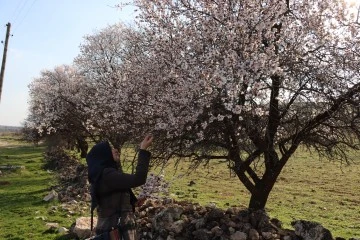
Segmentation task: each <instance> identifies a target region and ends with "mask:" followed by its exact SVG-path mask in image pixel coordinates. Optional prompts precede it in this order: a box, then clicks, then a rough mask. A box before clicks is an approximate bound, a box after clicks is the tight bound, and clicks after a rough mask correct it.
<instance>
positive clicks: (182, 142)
mask: <svg viewBox="0 0 360 240" xmlns="http://www.w3.org/2000/svg"><path fill="white" fill-rule="evenodd" d="M133 2H134V4H135V5H136V6H137V8H138V16H137V23H138V25H137V26H138V29H140V30H141V32H142V33H143V34H144V36H146V38H147V40H146V41H145V42H146V44H145V45H146V46H145V48H146V51H144V53H143V54H140V53H139V54H138V55H136V56H135V55H134V56H133V58H131V57H129V58H128V60H129V62H125V63H124V66H123V67H124V71H128V72H133V73H134V74H133V75H132V77H133V79H134V81H139V82H145V83H147V82H148V87H149V89H148V91H149V92H148V94H149V96H150V97H148V98H147V103H148V106H149V107H150V106H151V113H152V114H153V116H156V119H157V120H156V121H155V122H153V123H152V124H153V125H154V127H155V129H156V130H157V132H159V133H165V134H166V137H164V138H161V137H159V138H158V141H161V143H162V144H155V145H154V147H156V148H157V149H154V152H155V153H156V151H157V153H158V154H162V155H164V153H166V154H167V155H166V156H167V157H175V156H178V157H180V158H182V157H190V158H191V159H192V161H193V163H194V166H195V167H196V166H198V165H199V164H200V163H201V162H204V161H210V160H212V159H226V160H227V161H228V163H229V166H230V168H231V169H232V170H233V171H234V172H235V173H236V175H237V176H238V178H239V179H240V181H241V182H242V183H243V184H244V185H245V187H246V188H247V189H248V190H249V191H250V193H251V199H250V203H249V207H250V208H253V209H262V208H264V207H265V205H266V202H267V199H268V196H269V194H270V192H271V190H272V188H273V186H274V184H275V182H276V180H277V178H278V176H279V175H280V173H281V171H282V169H283V167H284V166H285V164H286V163H287V162H288V160H289V159H290V157H291V156H292V154H293V153H294V152H295V151H296V150H298V148H299V146H300V145H301V144H303V145H305V146H307V147H309V148H311V149H315V150H316V152H317V153H318V154H319V155H322V156H326V157H330V158H332V159H337V160H342V161H349V160H350V159H349V155H348V151H349V150H350V149H355V150H357V151H358V150H359V138H360V111H359V110H360V109H359V106H360V80H359V77H360V72H359V70H360V61H359V57H360V56H359V53H360V49H359V47H360V41H359V37H360V35H359V29H360V24H359V19H358V18H357V16H358V15H357V14H358V13H357V12H356V11H355V10H356V9H355V8H351V7H350V6H347V5H346V4H345V3H342V2H341V1H339V0H330V1H315V0H287V1H285V0H284V1H270V0H263V1H253V0H242V1H232V0H231V1H230V0H216V1H208V0H197V1H193V0H166V1H165V0H153V1H147V0H135V1H133ZM159 136H162V135H159ZM256 163H260V164H256ZM256 166H264V168H263V169H262V168H256Z"/></svg>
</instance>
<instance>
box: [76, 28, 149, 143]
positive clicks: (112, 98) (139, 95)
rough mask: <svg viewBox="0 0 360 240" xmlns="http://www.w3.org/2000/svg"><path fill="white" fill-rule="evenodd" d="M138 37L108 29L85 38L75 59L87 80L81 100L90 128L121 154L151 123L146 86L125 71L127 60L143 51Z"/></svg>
mask: <svg viewBox="0 0 360 240" xmlns="http://www.w3.org/2000/svg"><path fill="white" fill-rule="evenodd" d="M137 37H140V35H139V34H138V33H137V32H136V31H134V30H132V29H131V28H129V27H125V26H123V25H121V24H115V25H111V26H108V27H106V28H104V29H102V30H100V31H99V32H96V33H95V34H92V35H88V36H86V37H85V38H84V40H85V41H84V42H83V43H82V44H81V45H80V54H79V56H77V58H76V59H75V64H76V67H77V68H78V69H79V71H80V72H81V74H82V75H83V77H84V79H86V81H85V82H84V89H85V90H84V91H82V94H83V95H82V99H83V101H84V108H83V109H84V110H85V111H86V113H87V114H89V115H90V117H89V119H88V121H87V125H88V126H90V127H91V128H92V132H96V133H97V135H98V136H99V138H102V139H108V140H109V141H110V142H111V143H112V144H113V145H114V146H115V147H117V148H119V150H121V147H122V146H123V145H124V144H125V143H131V142H136V141H138V139H137V138H136V137H139V138H141V137H142V136H143V135H144V134H145V133H146V129H144V128H143V127H144V126H147V125H148V124H146V121H148V119H149V117H148V116H149V111H148V108H147V104H146V97H145V96H146V95H147V94H146V91H147V89H146V87H144V86H145V85H144V83H142V82H141V79H139V81H133V80H134V79H133V77H131V76H130V75H129V72H127V71H124V65H125V63H126V61H127V56H133V55H137V54H138V52H139V51H141V44H140V43H138V40H137ZM134 41H135V42H134Z"/></svg>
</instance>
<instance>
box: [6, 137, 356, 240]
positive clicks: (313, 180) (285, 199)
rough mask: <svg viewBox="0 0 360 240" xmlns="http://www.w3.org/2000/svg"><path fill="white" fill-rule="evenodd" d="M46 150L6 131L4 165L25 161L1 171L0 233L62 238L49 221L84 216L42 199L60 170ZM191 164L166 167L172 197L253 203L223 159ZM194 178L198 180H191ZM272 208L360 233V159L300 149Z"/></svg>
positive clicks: (16, 238)
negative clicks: (47, 166) (46, 164)
mask: <svg viewBox="0 0 360 240" xmlns="http://www.w3.org/2000/svg"><path fill="white" fill-rule="evenodd" d="M5 143H6V144H5ZM44 150H45V147H44V146H39V147H34V146H32V145H31V144H26V143H23V142H20V141H19V140H17V139H16V137H14V136H8V135H0V165H6V164H11V165H23V166H25V169H18V170H14V171H6V172H5V171H4V170H3V171H2V172H3V175H2V176H0V183H1V184H0V219H1V220H0V229H1V231H0V239H11V240H20V239H62V237H61V235H60V234H57V233H54V232H52V231H49V230H48V228H47V227H46V225H45V224H46V223H47V222H57V223H59V225H60V226H64V227H66V228H70V226H71V224H73V223H74V222H75V219H76V218H77V217H78V216H79V214H77V215H72V216H68V215H67V214H66V213H65V212H62V211H61V210H58V211H52V210H51V209H52V208H53V206H58V205H60V203H58V202H50V203H47V202H44V201H42V199H43V197H44V196H45V195H46V194H47V193H48V192H49V191H50V189H51V187H52V186H54V185H55V184H56V181H55V178H54V174H53V173H50V172H47V171H46V170H43V169H42V168H41V166H42V164H43V162H42V160H43V155H42V153H43V152H44ZM355 156H356V157H357V156H359V153H355ZM129 158H130V159H132V157H129ZM357 160H359V159H357ZM187 164H188V163H187V162H185V161H184V162H183V163H182V164H181V166H179V168H178V170H177V171H174V169H173V166H172V165H171V164H170V165H169V166H168V167H166V168H165V178H166V180H167V181H169V182H170V183H171V185H170V195H171V197H174V198H176V199H179V200H188V201H192V202H197V203H200V204H202V205H207V204H209V203H210V202H212V203H215V204H216V205H217V206H218V207H221V208H224V209H226V208H228V207H229V206H238V207H241V208H246V207H247V205H248V202H249V198H250V195H249V193H248V191H247V190H246V189H245V187H244V186H243V185H242V184H241V183H240V181H239V180H238V179H237V177H234V176H230V173H229V170H228V169H227V168H226V166H225V165H224V164H223V163H218V164H211V165H209V166H207V167H200V168H199V169H197V170H196V171H195V172H193V173H191V174H189V175H184V172H185V170H186V167H187ZM159 171H160V170H159V169H152V170H151V172H154V173H159ZM190 181H193V182H194V183H195V184H192V185H191V184H190ZM267 211H268V213H269V215H270V216H271V217H274V218H278V219H279V220H280V221H282V222H283V225H284V227H286V228H289V229H292V227H291V225H290V223H291V221H293V220H298V219H303V220H310V221H316V222H319V223H321V224H322V225H323V226H324V227H326V228H328V229H329V230H330V231H331V233H332V234H333V236H334V237H335V236H339V237H343V238H347V239H349V238H351V237H357V238H359V237H360V218H359V216H360V166H359V163H358V164H352V165H350V166H341V165H339V164H335V163H331V162H328V161H324V160H323V161H320V160H319V159H317V158H314V157H311V156H310V155H309V154H308V153H307V152H298V153H296V154H295V155H294V156H293V158H292V159H291V160H290V162H289V163H288V164H287V166H285V168H284V170H283V172H282V174H281V175H280V177H279V180H278V182H277V184H276V185H275V187H274V189H273V191H272V193H271V195H270V197H269V200H268V204H267ZM43 219H45V220H43Z"/></svg>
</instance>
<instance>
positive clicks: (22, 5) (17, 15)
mask: <svg viewBox="0 0 360 240" xmlns="http://www.w3.org/2000/svg"><path fill="white" fill-rule="evenodd" d="M22 3H23V4H21V6H20V8H19V11H18V12H17V14H16V16H15V18H14V20H13V24H14V23H15V22H16V20H17V19H18V17H19V16H20V14H21V12H22V10H23V9H24V7H25V5H26V3H27V0H25V1H22Z"/></svg>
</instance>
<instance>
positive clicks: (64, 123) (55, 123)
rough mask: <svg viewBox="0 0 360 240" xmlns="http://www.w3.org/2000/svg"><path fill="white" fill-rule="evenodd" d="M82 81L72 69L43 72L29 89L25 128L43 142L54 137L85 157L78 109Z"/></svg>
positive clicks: (84, 131)
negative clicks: (70, 145)
mask: <svg viewBox="0 0 360 240" xmlns="http://www.w3.org/2000/svg"><path fill="white" fill-rule="evenodd" d="M82 80H83V78H82V77H81V76H80V75H79V73H78V72H77V71H76V69H75V68H74V67H72V66H68V65H62V66H58V67H55V68H54V70H44V71H42V72H41V73H40V76H39V77H38V78H35V79H34V80H33V81H32V83H31V84H30V85H29V93H30V108H29V112H30V114H29V116H28V117H27V121H26V123H25V126H26V127H27V128H28V129H36V130H37V132H38V133H39V134H40V135H41V136H42V137H43V138H44V137H48V136H54V135H56V136H58V137H60V138H61V139H62V140H65V141H67V142H68V143H71V144H74V145H76V146H78V148H79V150H81V155H82V156H83V157H84V156H85V155H86V153H87V143H86V141H85V138H86V137H87V136H89V129H87V126H86V119H87V118H88V116H87V114H86V113H85V112H84V111H83V110H82V109H81V108H80V107H81V105H80V104H78V103H81V101H82V99H81V98H80V97H79V96H80V95H79V93H80V92H81V91H82V88H83V87H82V83H81V82H82Z"/></svg>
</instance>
